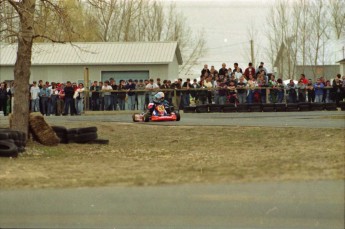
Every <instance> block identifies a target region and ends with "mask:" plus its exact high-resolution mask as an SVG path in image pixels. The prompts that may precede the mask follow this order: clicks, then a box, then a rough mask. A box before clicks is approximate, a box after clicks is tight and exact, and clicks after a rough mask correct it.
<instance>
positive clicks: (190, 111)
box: [183, 107, 195, 113]
mask: <svg viewBox="0 0 345 229" xmlns="http://www.w3.org/2000/svg"><path fill="white" fill-rule="evenodd" d="M183 113H195V107H184V108H183Z"/></svg>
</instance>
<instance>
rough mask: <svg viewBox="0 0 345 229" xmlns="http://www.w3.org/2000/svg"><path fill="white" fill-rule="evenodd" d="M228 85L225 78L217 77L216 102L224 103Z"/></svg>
mask: <svg viewBox="0 0 345 229" xmlns="http://www.w3.org/2000/svg"><path fill="white" fill-rule="evenodd" d="M227 88H228V85H227V79H226V78H224V79H223V80H221V79H219V80H218V82H217V90H218V104H220V105H224V104H225V103H226V100H227V95H228V90H227Z"/></svg>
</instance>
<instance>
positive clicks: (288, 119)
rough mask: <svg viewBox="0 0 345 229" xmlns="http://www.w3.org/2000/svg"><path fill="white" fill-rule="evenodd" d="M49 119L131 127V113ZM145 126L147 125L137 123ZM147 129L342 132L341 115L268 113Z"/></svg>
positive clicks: (199, 116)
mask: <svg viewBox="0 0 345 229" xmlns="http://www.w3.org/2000/svg"><path fill="white" fill-rule="evenodd" d="M92 114H93V115H82V116H66V117H65V116H64V117H62V116H49V117H46V120H47V121H48V122H50V123H56V124H58V123H59V122H65V121H66V120H67V121H71V122H73V121H77V122H79V121H83V120H84V121H100V122H123V123H133V121H132V116H131V114H132V113H131V112H125V113H120V112H118V113H116V112H109V114H107V112H104V113H103V114H104V115H97V113H94V112H93V113H92ZM139 124H148V123H139ZM149 125H179V126H214V125H217V126H267V127H302V128H345V112H343V111H318V112H277V113H276V112H271V113H262V112H261V113H255V112H254V113H193V114H191V113H186V114H183V113H182V114H181V121H180V122H150V123H149Z"/></svg>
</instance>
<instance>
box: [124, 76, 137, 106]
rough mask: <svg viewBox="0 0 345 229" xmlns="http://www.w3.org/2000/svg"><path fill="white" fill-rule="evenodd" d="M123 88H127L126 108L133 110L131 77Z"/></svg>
mask: <svg viewBox="0 0 345 229" xmlns="http://www.w3.org/2000/svg"><path fill="white" fill-rule="evenodd" d="M125 88H126V90H127V98H128V99H127V102H128V110H135V92H134V90H135V84H134V83H133V80H132V79H129V80H128V83H127V85H126V86H125Z"/></svg>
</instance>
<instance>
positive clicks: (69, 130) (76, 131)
mask: <svg viewBox="0 0 345 229" xmlns="http://www.w3.org/2000/svg"><path fill="white" fill-rule="evenodd" d="M77 133H78V128H71V129H67V134H68V135H69V134H77Z"/></svg>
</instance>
